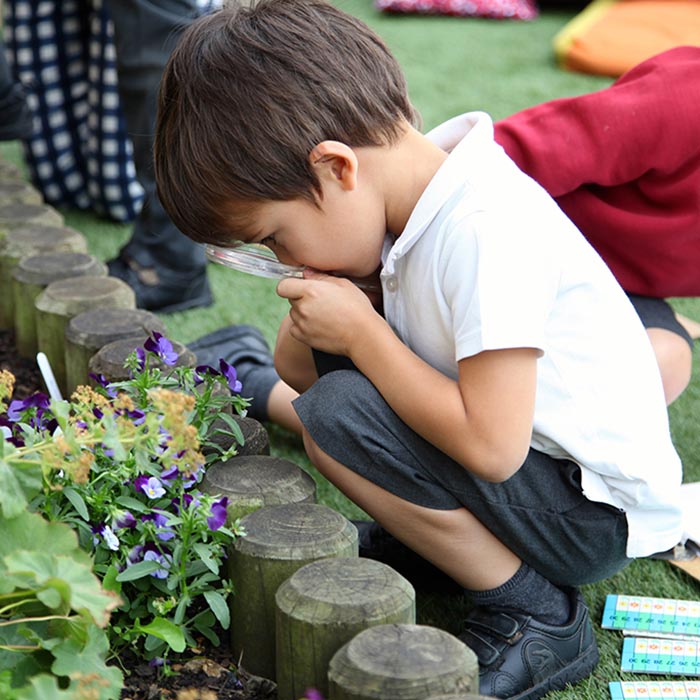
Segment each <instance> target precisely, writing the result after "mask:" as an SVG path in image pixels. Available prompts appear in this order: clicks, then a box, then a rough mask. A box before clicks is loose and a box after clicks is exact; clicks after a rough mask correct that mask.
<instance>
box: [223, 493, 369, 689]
mask: <svg viewBox="0 0 700 700" xmlns="http://www.w3.org/2000/svg"><path fill="white" fill-rule="evenodd" d="M241 526H242V527H243V529H244V531H245V537H241V538H239V539H238V540H236V542H235V543H234V545H233V546H232V547H231V549H230V552H229V558H228V572H229V577H230V579H231V581H232V583H233V585H234V586H235V589H236V593H235V595H234V596H233V597H232V599H231V606H230V607H231V620H232V624H231V647H232V649H233V652H234V655H235V657H236V658H240V659H241V665H242V666H243V668H245V669H246V671H249V672H251V673H253V674H255V675H257V676H262V677H264V678H269V679H271V680H275V678H276V672H275V614H276V607H275V594H276V593H277V589H278V588H279V586H280V585H281V584H282V583H283V582H284V581H286V580H287V579H288V578H289V577H290V576H291V575H292V574H294V573H295V572H296V571H297V570H298V569H300V568H301V567H302V566H305V565H306V564H310V563H311V562H314V561H317V560H318V559H325V558H328V557H356V556H357V552H358V541H357V528H356V527H355V526H354V525H353V524H352V523H351V522H350V521H349V520H348V519H347V518H345V517H344V516H342V515H341V514H340V513H338V512H336V511H334V510H332V509H331V508H328V507H327V506H324V505H317V504H315V503H291V504H286V505H279V506H265V507H263V508H261V509H260V510H257V511H255V512H254V513H251V514H249V515H246V516H245V517H244V518H243V519H242V520H241ZM295 700H296V699H295Z"/></svg>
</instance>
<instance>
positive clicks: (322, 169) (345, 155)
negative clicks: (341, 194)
mask: <svg viewBox="0 0 700 700" xmlns="http://www.w3.org/2000/svg"><path fill="white" fill-rule="evenodd" d="M309 162H310V163H311V167H312V168H313V169H314V170H315V171H316V174H317V175H318V178H319V180H320V181H321V182H324V179H327V178H332V179H333V180H334V181H335V182H337V183H338V184H339V185H340V186H341V187H342V188H343V189H344V190H354V189H355V187H357V169H358V162H357V155H356V154H355V151H353V150H352V148H350V146H347V145H346V144H344V143H341V142H340V141H321V143H319V144H318V145H316V146H314V148H313V149H312V150H311V153H310V154H309Z"/></svg>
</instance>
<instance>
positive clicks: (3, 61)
mask: <svg viewBox="0 0 700 700" xmlns="http://www.w3.org/2000/svg"><path fill="white" fill-rule="evenodd" d="M5 51H6V48H5V42H4V40H3V38H2V35H0V141H14V140H16V139H24V138H27V137H28V136H29V135H30V134H31V133H32V115H31V113H30V111H29V107H28V106H27V99H26V95H25V93H24V89H23V88H22V85H21V84H20V83H18V82H17V81H16V80H15V79H14V77H13V75H12V71H11V70H10V66H9V64H8V62H7V56H6V55H5Z"/></svg>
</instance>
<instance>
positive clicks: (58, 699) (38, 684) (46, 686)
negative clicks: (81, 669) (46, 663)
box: [13, 673, 76, 700]
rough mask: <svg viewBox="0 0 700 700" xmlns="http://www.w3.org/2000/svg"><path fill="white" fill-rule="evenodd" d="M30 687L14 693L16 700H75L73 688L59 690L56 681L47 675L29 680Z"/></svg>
mask: <svg viewBox="0 0 700 700" xmlns="http://www.w3.org/2000/svg"><path fill="white" fill-rule="evenodd" d="M29 683H30V685H28V686H25V687H24V688H21V689H20V690H17V691H16V693H17V694H16V695H14V696H13V697H14V698H16V700H75V699H76V691H75V688H66V689H65V690H61V688H59V687H58V680H57V679H56V678H54V677H53V676H50V675H49V674H48V673H42V674H41V675H38V676H33V677H32V678H30V679H29Z"/></svg>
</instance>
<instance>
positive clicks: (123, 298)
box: [35, 277, 136, 395]
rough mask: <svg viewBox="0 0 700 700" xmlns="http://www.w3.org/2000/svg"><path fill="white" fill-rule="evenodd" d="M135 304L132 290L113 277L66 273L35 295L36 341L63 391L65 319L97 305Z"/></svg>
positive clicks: (130, 306)
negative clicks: (81, 275)
mask: <svg viewBox="0 0 700 700" xmlns="http://www.w3.org/2000/svg"><path fill="white" fill-rule="evenodd" d="M115 307H117V308H127V309H134V308H136V297H135V295H134V290H133V289H132V288H131V287H130V286H129V285H128V284H126V282H123V281H122V280H120V279H117V278H116V277H69V278H68V279H63V280H58V281H57V282H52V283H51V284H49V285H48V286H47V287H46V289H44V291H43V292H41V294H39V296H38V297H37V298H36V302H35V308H36V319H37V345H38V347H39V350H40V351H41V352H43V353H45V354H46V357H47V358H48V360H49V362H50V364H51V367H52V369H53V373H54V375H55V377H56V383H57V384H58V386H59V388H60V389H61V392H62V393H63V394H64V395H65V393H66V387H67V385H66V363H65V331H66V326H67V325H68V321H69V320H70V319H71V318H73V317H74V316H77V315H78V314H80V313H82V312H84V311H89V310H91V309H97V308H115Z"/></svg>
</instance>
